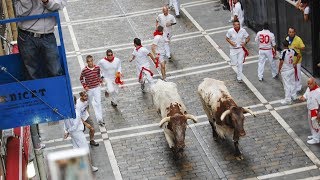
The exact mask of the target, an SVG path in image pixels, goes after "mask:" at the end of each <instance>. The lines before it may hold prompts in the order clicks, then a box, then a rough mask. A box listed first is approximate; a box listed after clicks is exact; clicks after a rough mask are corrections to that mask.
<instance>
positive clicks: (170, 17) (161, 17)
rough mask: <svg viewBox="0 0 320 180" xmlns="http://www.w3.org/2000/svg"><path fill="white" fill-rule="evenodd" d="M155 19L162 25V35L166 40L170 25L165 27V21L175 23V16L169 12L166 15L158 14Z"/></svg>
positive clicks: (170, 29) (169, 34) (169, 33)
mask: <svg viewBox="0 0 320 180" xmlns="http://www.w3.org/2000/svg"><path fill="white" fill-rule="evenodd" d="M156 20H157V21H158V23H159V25H160V26H162V27H163V36H164V37H165V38H166V40H167V39H168V38H170V37H171V32H172V26H169V27H167V23H170V24H171V23H177V21H176V18H175V17H174V16H173V15H171V14H168V15H167V16H165V15H164V14H159V15H158V16H157V19H156Z"/></svg>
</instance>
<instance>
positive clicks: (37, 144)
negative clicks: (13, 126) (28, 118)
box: [30, 124, 47, 180]
mask: <svg viewBox="0 0 320 180" xmlns="http://www.w3.org/2000/svg"><path fill="white" fill-rule="evenodd" d="M30 133H31V139H32V143H33V149H34V154H35V156H36V162H37V167H38V172H39V175H40V179H41V180H46V179H47V174H46V170H45V168H44V167H45V166H44V158H43V151H42V148H41V141H40V139H39V131H38V127H37V125H36V124H34V125H31V126H30Z"/></svg>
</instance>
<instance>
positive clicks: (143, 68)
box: [139, 67, 153, 81]
mask: <svg viewBox="0 0 320 180" xmlns="http://www.w3.org/2000/svg"><path fill="white" fill-rule="evenodd" d="M144 70H146V71H148V72H149V73H150V75H151V76H153V73H152V71H151V70H149V69H147V68H145V67H142V69H141V71H140V74H139V81H141V79H142V73H143V71H144Z"/></svg>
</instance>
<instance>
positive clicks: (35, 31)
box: [14, 0, 67, 79]
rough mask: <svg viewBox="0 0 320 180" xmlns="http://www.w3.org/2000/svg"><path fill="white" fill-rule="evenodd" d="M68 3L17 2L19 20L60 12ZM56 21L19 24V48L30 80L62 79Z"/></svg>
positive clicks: (60, 0) (56, 0) (46, 0)
mask: <svg viewBox="0 0 320 180" xmlns="http://www.w3.org/2000/svg"><path fill="white" fill-rule="evenodd" d="M66 4H67V0H14V6H15V10H16V15H17V17H25V16H32V15H41V14H46V13H50V12H53V11H57V10H61V9H63V8H64V6H65V5H66ZM55 25H56V20H55V18H54V17H47V18H42V19H34V20H28V21H22V22H19V23H18V27H19V31H18V36H19V37H18V46H19V51H20V55H21V59H22V61H23V62H24V65H25V67H26V70H27V79H39V78H46V77H53V76H59V75H62V68H61V63H60V58H59V52H58V48H57V42H56V38H55V36H54V34H53V31H54V26H55Z"/></svg>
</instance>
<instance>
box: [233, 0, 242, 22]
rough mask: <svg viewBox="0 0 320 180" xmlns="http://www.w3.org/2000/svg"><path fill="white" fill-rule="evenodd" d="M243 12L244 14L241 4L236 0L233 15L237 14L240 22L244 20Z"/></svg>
mask: <svg viewBox="0 0 320 180" xmlns="http://www.w3.org/2000/svg"><path fill="white" fill-rule="evenodd" d="M243 14H244V12H243V10H242V9H241V4H240V2H237V3H236V4H235V5H234V8H233V16H237V17H238V19H239V21H240V22H241V21H242V20H244V15H243Z"/></svg>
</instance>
